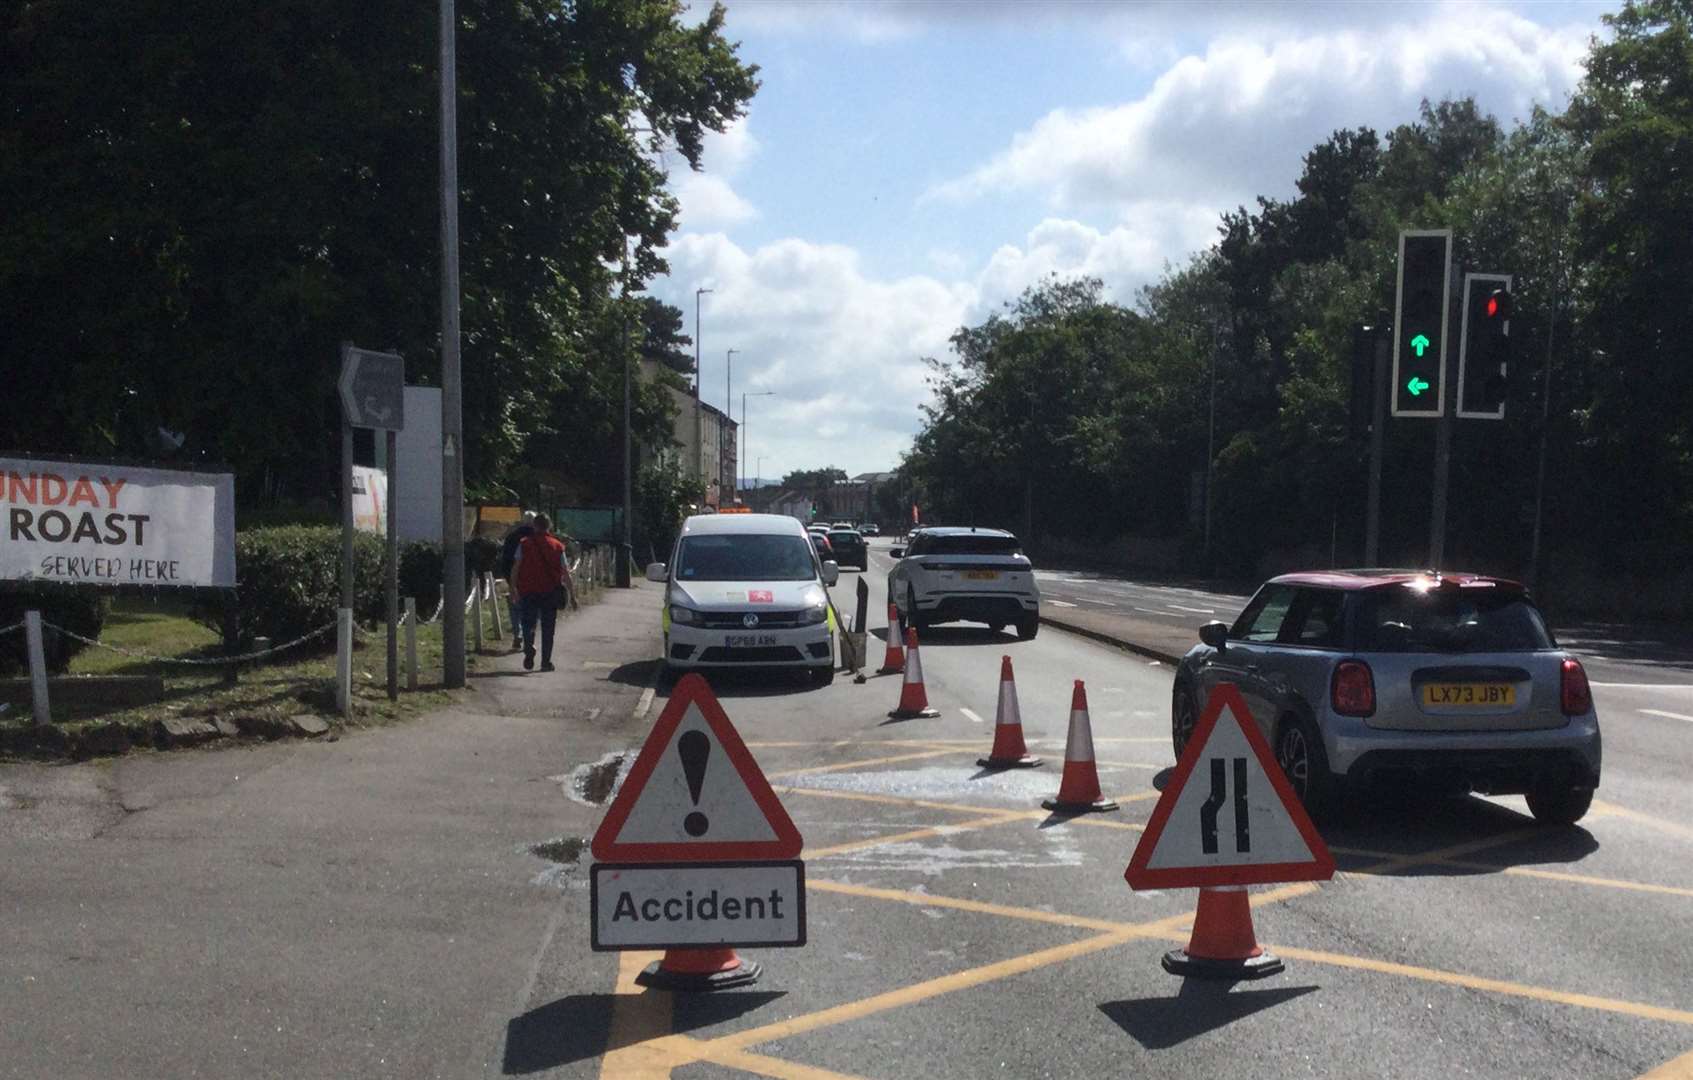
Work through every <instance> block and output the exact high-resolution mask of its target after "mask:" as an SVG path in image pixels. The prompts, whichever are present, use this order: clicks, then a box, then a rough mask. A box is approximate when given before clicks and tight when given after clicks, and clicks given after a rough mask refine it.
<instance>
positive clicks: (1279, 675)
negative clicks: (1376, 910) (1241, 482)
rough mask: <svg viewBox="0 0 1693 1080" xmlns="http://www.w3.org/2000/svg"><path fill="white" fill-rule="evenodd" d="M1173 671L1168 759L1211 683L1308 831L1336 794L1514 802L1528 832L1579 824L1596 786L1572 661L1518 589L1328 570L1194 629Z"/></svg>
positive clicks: (1592, 728)
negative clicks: (1409, 793) (1529, 825)
mask: <svg viewBox="0 0 1693 1080" xmlns="http://www.w3.org/2000/svg"><path fill="white" fill-rule="evenodd" d="M1199 634H1200V638H1201V639H1202V644H1199V645H1196V646H1194V647H1193V649H1191V650H1190V651H1189V652H1188V654H1187V655H1186V656H1184V657H1183V658H1182V660H1181V663H1180V664H1178V665H1177V667H1176V674H1175V688H1174V696H1173V698H1172V701H1171V713H1170V732H1171V738H1172V742H1173V743H1174V748H1175V751H1176V756H1177V757H1178V758H1180V757H1181V753H1182V750H1183V749H1184V748H1185V747H1186V745H1187V740H1188V737H1189V736H1190V735H1191V734H1192V732H1193V728H1194V724H1195V723H1196V722H1197V720H1198V717H1199V711H1200V710H1201V709H1202V708H1203V707H1204V704H1205V701H1206V698H1207V697H1208V696H1209V695H1210V693H1211V690H1212V688H1213V687H1215V686H1216V685H1217V684H1218V683H1221V682H1230V683H1234V684H1235V685H1236V686H1237V687H1239V688H1240V692H1241V696H1242V697H1243V698H1245V700H1246V703H1247V706H1248V708H1249V709H1250V710H1251V711H1252V719H1253V721H1254V722H1255V723H1256V724H1257V725H1258V729H1259V730H1260V731H1262V732H1263V734H1264V737H1265V739H1266V741H1268V742H1269V744H1270V746H1271V748H1272V749H1273V750H1274V751H1275V755H1276V760H1277V761H1278V762H1280V763H1281V767H1282V771H1283V772H1285V773H1286V774H1287V777H1288V780H1289V781H1290V782H1291V783H1292V785H1293V789H1294V791H1295V792H1297V793H1298V795H1299V797H1300V799H1301V800H1302V801H1303V802H1304V803H1305V806H1306V807H1307V809H1309V810H1311V811H1312V813H1313V816H1323V815H1324V814H1328V813H1332V811H1333V810H1334V809H1335V808H1336V807H1337V806H1338V805H1339V799H1340V796H1341V795H1342V793H1343V791H1344V790H1345V789H1346V788H1347V787H1352V788H1364V787H1368V786H1371V785H1372V784H1376V783H1379V782H1382V781H1386V780H1390V779H1393V778H1402V779H1408V780H1411V781H1412V782H1413V783H1415V784H1417V785H1418V786H1421V787H1425V788H1429V787H1433V788H1440V789H1446V790H1453V791H1479V792H1484V793H1488V794H1495V795H1526V796H1527V798H1528V808H1529V812H1530V813H1532V814H1533V815H1534V817H1535V818H1536V820H1538V821H1541V822H1544V823H1547V824H1556V825H1568V824H1573V823H1574V822H1576V821H1578V820H1580V819H1581V817H1582V815H1584V814H1586V813H1587V810H1588V807H1589V805H1590V804H1591V803H1592V801H1593V790H1594V789H1595V788H1597V787H1598V786H1599V765H1600V738H1599V718H1598V716H1597V714H1596V713H1595V712H1594V710H1593V696H1592V694H1591V693H1590V692H1589V690H1588V684H1587V673H1586V672H1585V671H1584V670H1583V669H1582V666H1581V661H1579V660H1577V659H1576V658H1575V657H1573V656H1571V655H1570V654H1569V653H1568V652H1566V651H1564V650H1563V649H1561V648H1559V647H1558V644H1557V641H1556V640H1555V639H1554V638H1553V636H1552V633H1551V631H1550V630H1549V629H1547V626H1546V621H1545V619H1544V618H1542V616H1541V614H1540V610H1539V609H1538V608H1537V607H1536V606H1535V605H1534V602H1533V601H1532V600H1531V599H1530V598H1529V596H1528V593H1527V591H1526V590H1525V589H1524V588H1523V587H1522V586H1521V585H1520V584H1518V583H1516V582H1514V581H1508V580H1505V579H1503V578H1494V577H1485V576H1481V575H1476V574H1436V573H1427V572H1420V571H1407V570H1334V571H1324V572H1312V573H1299V574H1284V575H1282V576H1280V577H1277V578H1272V579H1271V580H1270V581H1268V582H1266V583H1265V584H1264V585H1263V586H1261V587H1260V588H1259V589H1258V591H1257V592H1256V593H1255V594H1253V597H1252V599H1251V600H1250V601H1248V603H1247V605H1246V607H1245V608H1244V609H1243V610H1242V611H1241V613H1240V615H1239V617H1237V618H1236V619H1235V621H1234V624H1233V625H1232V626H1231V625H1227V624H1224V623H1221V622H1210V623H1206V624H1205V625H1204V626H1203V627H1201V628H1200V631H1199Z"/></svg>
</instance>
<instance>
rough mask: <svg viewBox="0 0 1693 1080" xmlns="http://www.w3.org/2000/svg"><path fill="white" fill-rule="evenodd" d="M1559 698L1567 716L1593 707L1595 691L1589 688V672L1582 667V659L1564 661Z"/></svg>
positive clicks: (1578, 713)
mask: <svg viewBox="0 0 1693 1080" xmlns="http://www.w3.org/2000/svg"><path fill="white" fill-rule="evenodd" d="M1558 699H1559V701H1560V702H1561V703H1562V705H1563V707H1564V715H1565V716H1580V715H1582V714H1583V713H1585V712H1587V711H1588V710H1589V709H1591V708H1593V691H1592V690H1589V689H1588V688H1587V672H1586V671H1584V670H1583V669H1582V666H1581V661H1580V660H1575V659H1570V660H1565V661H1564V671H1563V679H1562V681H1561V683H1560V685H1559V692H1558Z"/></svg>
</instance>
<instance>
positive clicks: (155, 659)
mask: <svg viewBox="0 0 1693 1080" xmlns="http://www.w3.org/2000/svg"><path fill="white" fill-rule="evenodd" d="M19 625H22V624H21V623H20V624H19ZM41 625H42V626H44V627H46V628H48V629H51V630H54V631H56V632H58V633H60V634H63V635H65V636H66V637H68V638H74V639H75V640H77V641H80V642H82V643H83V644H84V645H91V646H93V647H94V648H96V649H105V650H106V651H107V652H114V653H117V654H118V655H119V656H127V657H129V658H130V659H132V660H146V661H149V662H151V663H155V664H185V665H189V666H192V667H218V666H220V665H222V664H240V663H246V662H247V661H249V660H260V659H263V658H264V657H267V656H273V655H275V654H276V653H279V652H283V651H285V650H287V649H292V648H293V647H294V646H296V645H300V644H303V643H305V642H307V641H310V640H311V639H312V638H315V637H322V636H323V635H324V634H327V633H328V632H329V631H331V630H333V629H335V624H334V623H327V624H325V625H323V626H320V627H318V628H317V629H316V630H313V631H311V632H310V633H308V634H304V635H302V636H300V637H297V638H295V639H294V640H293V641H290V642H288V643H286V644H283V645H273V646H271V647H270V648H268V649H261V650H259V651H258V652H251V653H244V654H242V655H240V656H219V657H213V658H210V659H205V660H197V659H193V658H190V657H182V656H154V655H153V654H151V653H144V652H137V651H135V650H134V649H125V648H122V647H121V646H118V645H108V644H107V643H105V642H103V641H95V640H94V639H93V638H86V637H83V636H82V635H81V634H79V633H77V632H76V631H75V630H67V629H65V628H64V627H62V626H59V625H56V624H54V623H50V622H46V621H45V620H43V622H42V623H41ZM355 626H356V624H355Z"/></svg>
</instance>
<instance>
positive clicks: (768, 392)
mask: <svg viewBox="0 0 1693 1080" xmlns="http://www.w3.org/2000/svg"><path fill="white" fill-rule="evenodd" d="M775 394H776V391H774V390H755V391H754V392H752V393H750V394H749V393H747V392H745V391H742V392H741V487H743V488H744V487H746V486H747V398H749V397H774V396H775ZM753 479H755V480H756V479H757V477H756V476H755V477H753Z"/></svg>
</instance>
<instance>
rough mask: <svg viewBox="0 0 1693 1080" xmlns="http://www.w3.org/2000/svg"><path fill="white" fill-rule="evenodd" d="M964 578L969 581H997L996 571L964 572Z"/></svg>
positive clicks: (997, 572)
mask: <svg viewBox="0 0 1693 1080" xmlns="http://www.w3.org/2000/svg"><path fill="white" fill-rule="evenodd" d="M964 576H965V577H967V578H969V579H970V580H971V581H998V580H999V571H998V570H966V571H964Z"/></svg>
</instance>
